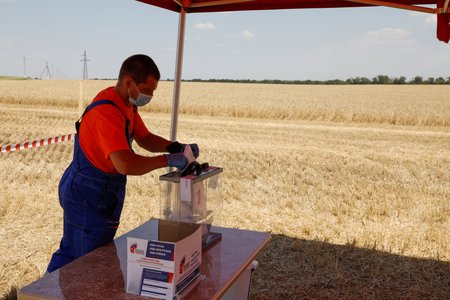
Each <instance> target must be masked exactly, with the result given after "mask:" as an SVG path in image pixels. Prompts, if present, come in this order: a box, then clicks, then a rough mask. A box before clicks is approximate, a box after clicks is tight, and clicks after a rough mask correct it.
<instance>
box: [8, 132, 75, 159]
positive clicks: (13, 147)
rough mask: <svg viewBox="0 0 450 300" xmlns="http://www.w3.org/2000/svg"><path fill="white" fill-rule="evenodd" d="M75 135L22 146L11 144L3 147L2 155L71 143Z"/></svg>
mask: <svg viewBox="0 0 450 300" xmlns="http://www.w3.org/2000/svg"><path fill="white" fill-rule="evenodd" d="M75 134H76V133H71V134H66V135H60V136H55V137H51V138H47V139H41V140H35V141H31V142H25V143H21V144H11V145H7V146H2V150H1V152H0V155H1V154H3V153H10V152H14V151H19V150H23V149H29V148H38V147H42V146H47V145H51V144H56V143H61V142H66V141H70V140H73V139H74V138H75Z"/></svg>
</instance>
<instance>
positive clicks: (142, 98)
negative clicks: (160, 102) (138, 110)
mask: <svg viewBox="0 0 450 300" xmlns="http://www.w3.org/2000/svg"><path fill="white" fill-rule="evenodd" d="M134 85H135V86H136V90H137V91H138V96H137V99H134V98H133V97H131V93H130V89H128V95H129V96H130V97H129V98H128V100H129V101H130V103H131V104H133V105H136V106H144V105H146V104H149V103H150V100H152V97H153V96H151V95H146V94H143V93H141V92H139V89H138V87H137V85H136V82H134Z"/></svg>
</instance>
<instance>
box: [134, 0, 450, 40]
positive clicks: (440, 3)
mask: <svg viewBox="0 0 450 300" xmlns="http://www.w3.org/2000/svg"><path fill="white" fill-rule="evenodd" d="M137 1H140V2H144V3H147V4H151V5H154V6H158V7H161V8H165V9H168V10H172V11H175V12H181V10H182V8H184V11H185V12H186V13H200V12H221V11H241V10H267V9H299V8H338V7H358V6H388V7H394V8H401V9H408V10H414V11H421V12H425V13H432V14H437V15H438V18H437V21H438V24H437V38H438V39H439V40H441V41H444V42H446V43H448V41H449V40H450V24H449V23H450V16H449V14H450V9H449V8H448V6H449V0H348V1H345V0H137ZM420 5H434V6H435V7H436V8H435V9H434V8H429V7H423V6H420Z"/></svg>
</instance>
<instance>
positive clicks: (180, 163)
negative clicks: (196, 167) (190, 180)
mask: <svg viewBox="0 0 450 300" xmlns="http://www.w3.org/2000/svg"><path fill="white" fill-rule="evenodd" d="M164 156H165V157H166V158H167V166H169V167H175V168H177V169H178V170H183V169H184V168H185V167H186V166H187V164H188V159H187V158H186V156H184V154H183V153H173V154H164Z"/></svg>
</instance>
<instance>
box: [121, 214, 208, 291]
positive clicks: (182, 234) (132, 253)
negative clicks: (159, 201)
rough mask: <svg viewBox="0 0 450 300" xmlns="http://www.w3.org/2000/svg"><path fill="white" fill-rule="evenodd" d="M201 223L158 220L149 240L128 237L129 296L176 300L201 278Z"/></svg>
mask: <svg viewBox="0 0 450 300" xmlns="http://www.w3.org/2000/svg"><path fill="white" fill-rule="evenodd" d="M201 235H202V232H201V227H200V225H199V224H192V223H182V222H172V221H165V220H158V226H157V227H155V230H154V232H149V239H141V238H133V237H127V253H128V254H127V261H128V265H127V293H132V294H137V295H140V296H149V297H154V298H158V299H173V298H174V297H176V296H178V295H180V294H181V292H182V291H183V290H185V288H187V287H189V288H191V287H192V286H189V285H190V284H195V283H196V282H197V281H196V279H197V277H198V276H199V275H200V264H201V259H202V242H201Z"/></svg>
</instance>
